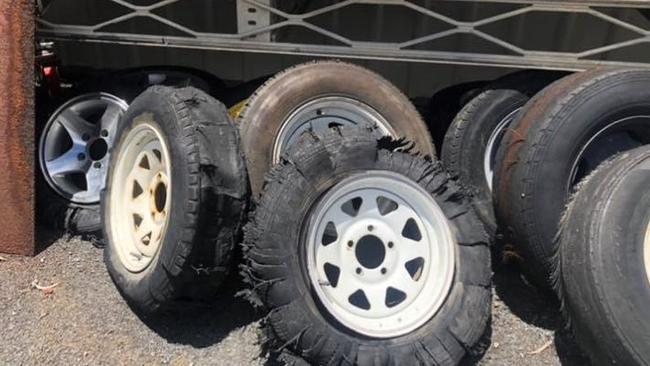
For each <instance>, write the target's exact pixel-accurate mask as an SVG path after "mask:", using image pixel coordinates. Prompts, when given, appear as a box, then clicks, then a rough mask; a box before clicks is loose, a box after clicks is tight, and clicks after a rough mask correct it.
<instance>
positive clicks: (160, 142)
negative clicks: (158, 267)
mask: <svg viewBox="0 0 650 366" xmlns="http://www.w3.org/2000/svg"><path fill="white" fill-rule="evenodd" d="M147 118H149V117H146V118H145V121H149V120H148V119H147ZM134 123H135V122H134ZM119 154H120V155H119V158H118V160H117V162H116V164H115V169H114V175H113V179H112V182H113V189H112V191H111V195H110V202H111V203H110V204H111V212H110V215H111V216H110V217H111V232H112V236H113V238H115V239H114V240H113V242H115V243H116V246H117V249H118V251H117V252H118V254H119V257H120V260H121V261H122V263H123V264H124V266H125V267H126V268H127V269H128V270H129V271H131V272H140V271H142V270H143V269H145V268H147V266H149V264H150V263H151V262H152V260H153V258H154V257H155V255H156V254H157V252H158V250H159V248H160V246H161V243H162V241H163V240H164V237H165V232H166V229H167V225H168V222H169V213H170V208H171V199H170V194H171V180H170V177H171V166H170V160H169V152H168V149H167V145H166V143H165V140H164V138H163V135H162V133H161V131H160V130H159V128H158V127H157V125H156V124H155V123H153V122H152V121H149V123H140V124H137V126H136V127H135V128H133V129H132V130H131V131H130V132H129V133H128V135H127V136H126V137H125V140H124V145H123V147H122V148H121V151H120V152H119Z"/></svg>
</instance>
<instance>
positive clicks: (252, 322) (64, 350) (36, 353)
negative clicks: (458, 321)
mask: <svg viewBox="0 0 650 366" xmlns="http://www.w3.org/2000/svg"><path fill="white" fill-rule="evenodd" d="M3 258H4V259H6V260H0V319H1V320H0V339H2V347H1V349H0V364H3V365H18V364H25V365H45V364H47V365H64V364H75V365H109V364H110V365H123V364H124V365H127V364H128V365H136V364H139V365H142V364H170V365H208V364H209V365H263V364H274V363H275V362H273V361H272V360H268V359H266V358H265V357H261V356H260V347H259V345H258V343H257V339H258V338H257V332H258V327H259V318H260V316H259V314H256V312H255V311H254V310H253V309H252V308H251V307H250V306H249V305H248V303H246V302H244V301H243V300H241V299H238V298H235V297H234V294H235V293H236V292H237V290H238V288H239V287H240V286H241V284H240V283H239V281H238V279H237V277H236V276H233V278H232V280H231V281H229V285H228V286H226V288H224V289H223V294H222V296H221V297H220V298H219V299H217V301H216V302H215V303H213V304H209V305H208V304H179V306H180V308H181V309H182V310H184V311H175V312H171V313H168V314H164V315H163V316H160V317H157V318H150V319H142V318H139V317H138V316H136V314H135V313H134V312H133V311H132V310H131V309H130V308H129V306H128V305H127V304H126V303H125V302H124V300H123V299H122V297H121V296H120V295H119V293H118V291H117V290H116V289H115V287H114V286H113V283H112V282H111V280H110V278H109V276H108V273H107V272H106V269H105V267H104V264H103V262H102V250H101V249H98V248H95V247H93V246H92V245H91V244H90V243H89V242H86V241H82V240H80V239H78V238H72V239H69V238H62V239H59V240H57V241H55V243H54V244H53V245H51V246H50V247H48V248H47V249H46V250H44V251H43V252H41V253H40V254H39V255H37V256H36V257H33V258H25V257H17V256H6V255H3ZM34 280H37V283H38V284H39V285H41V286H49V285H52V284H56V283H58V285H57V286H55V287H54V288H52V289H51V291H49V290H48V291H44V290H39V289H36V288H34V287H33V286H32V283H33V281H34ZM494 292H495V295H496V296H495V299H494V304H493V313H492V325H491V328H490V329H489V330H488V331H487V332H486V335H485V336H484V337H483V340H482V342H481V345H480V346H479V347H477V350H476V351H475V352H474V354H473V355H472V356H471V357H468V359H467V360H465V362H464V364H466V365H474V364H478V365H519V364H524V363H525V364H526V365H527V366H537V365H559V364H566V365H587V362H586V360H585V359H584V357H583V356H582V355H581V353H580V352H579V351H578V349H577V346H575V344H574V343H573V341H572V339H571V337H569V336H568V335H567V334H566V333H564V332H561V331H557V330H558V329H559V328H560V324H561V321H560V317H559V315H558V313H557V311H556V310H555V309H556V308H557V306H556V304H555V303H554V301H553V300H552V297H549V296H545V295H544V294H542V293H539V292H538V291H537V290H536V289H535V288H533V287H532V286H529V285H527V284H526V282H525V281H523V280H522V279H521V276H520V274H519V272H518V271H516V269H513V268H510V267H506V268H502V269H499V270H498V271H497V273H496V274H495V287H494Z"/></svg>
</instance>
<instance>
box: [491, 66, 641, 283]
mask: <svg viewBox="0 0 650 366" xmlns="http://www.w3.org/2000/svg"><path fill="white" fill-rule="evenodd" d="M648 85H650V73H649V72H648V71H641V70H629V69H602V68H599V69H594V70H590V71H586V72H583V73H578V74H574V75H571V76H567V77H565V78H563V79H560V80H559V81H557V82H555V83H553V84H551V85H550V86H549V87H547V88H545V89H544V90H543V91H542V92H540V93H538V94H537V95H536V96H535V97H534V98H533V99H532V100H531V101H530V102H529V103H527V104H526V106H525V107H524V109H523V110H522V111H521V113H520V117H519V118H518V119H516V120H515V121H514V122H513V123H512V124H511V126H510V128H509V129H508V131H507V133H506V135H505V136H504V140H503V143H502V144H501V146H500V148H499V151H498V153H497V159H496V166H495V173H494V191H493V195H494V196H493V197H494V200H495V209H496V213H497V219H498V221H499V225H500V227H501V229H502V230H503V232H504V234H505V236H506V239H507V240H508V242H509V243H511V244H512V245H514V246H515V247H516V248H517V250H518V251H519V252H520V254H521V256H522V257H523V260H524V261H525V265H524V266H523V269H524V271H525V273H526V274H527V275H528V278H529V279H530V280H532V281H533V282H535V283H536V284H537V285H540V286H542V287H546V288H548V287H549V279H550V275H551V273H552V263H553V260H552V258H553V254H554V253H555V245H554V241H553V239H554V236H555V234H556V232H557V229H558V223H559V220H560V216H561V214H562V211H563V210H564V207H565V205H566V203H567V201H568V198H569V196H570V195H571V193H572V192H573V191H574V190H575V187H576V185H577V184H578V183H579V182H580V181H581V180H582V179H583V178H584V177H585V176H587V175H588V174H589V173H590V172H591V171H593V169H595V168H596V167H597V166H598V165H599V164H600V163H602V162H603V161H605V160H606V159H607V158H609V157H611V156H613V155H615V154H616V153H618V152H621V151H626V150H630V149H632V148H635V147H638V146H640V145H643V144H646V143H649V142H650V88H648Z"/></svg>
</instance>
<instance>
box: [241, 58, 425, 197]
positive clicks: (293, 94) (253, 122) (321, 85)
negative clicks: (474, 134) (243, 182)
mask: <svg viewBox="0 0 650 366" xmlns="http://www.w3.org/2000/svg"><path fill="white" fill-rule="evenodd" d="M322 97H346V98H351V99H354V100H357V101H360V102H362V103H364V104H366V105H367V106H369V107H370V108H372V109H374V110H375V111H376V112H377V113H378V114H379V115H381V116H382V117H383V118H384V119H385V120H386V121H387V123H388V124H389V125H390V127H391V128H392V130H393V132H394V134H395V136H394V137H396V138H401V137H405V138H407V139H409V140H411V141H413V142H414V143H415V149H416V150H417V151H419V152H420V153H422V154H424V155H431V156H435V150H434V147H433V143H432V142H431V136H430V134H429V131H428V129H427V127H426V125H425V123H424V122H423V121H422V118H421V117H420V115H419V113H418V112H417V110H416V109H415V107H414V106H413V104H412V103H411V102H410V101H409V100H408V98H406V96H404V94H402V93H401V92H400V91H399V90H398V89H397V88H396V87H394V86H393V85H392V84H390V83H389V82H388V81H386V80H385V79H383V78H382V77H381V76H379V75H377V74H375V73H374V72H371V71H369V70H367V69H365V68H362V67H360V66H356V65H353V64H348V63H344V62H340V61H313V62H308V63H305V64H301V65H297V66H294V67H292V68H289V69H287V70H285V71H282V72H280V73H278V74H277V75H275V76H274V77H272V78H270V79H269V80H268V81H267V82H266V83H265V84H264V85H262V86H261V87H260V88H259V89H257V91H256V92H255V94H253V95H252V96H251V97H250V99H249V100H248V102H247V104H246V107H245V108H244V110H243V111H242V112H241V114H240V116H239V119H238V121H239V122H238V123H239V125H240V131H241V138H242V148H243V150H244V155H245V156H246V163H247V168H248V172H249V174H250V180H251V188H252V192H253V199H254V200H257V198H258V196H259V194H260V192H261V191H262V185H263V182H264V175H265V174H266V173H267V172H268V171H269V170H270V168H271V166H272V165H273V149H274V146H275V144H276V138H277V137H278V136H279V134H280V132H281V129H282V127H283V125H284V124H285V121H286V119H287V118H288V117H289V116H290V115H291V114H292V112H293V111H294V110H296V109H297V108H299V107H300V106H302V105H305V104H306V103H308V102H310V101H314V100H316V99H318V98H322Z"/></svg>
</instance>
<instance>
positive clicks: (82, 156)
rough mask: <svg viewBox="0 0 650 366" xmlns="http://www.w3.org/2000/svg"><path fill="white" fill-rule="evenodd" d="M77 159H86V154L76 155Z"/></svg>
mask: <svg viewBox="0 0 650 366" xmlns="http://www.w3.org/2000/svg"><path fill="white" fill-rule="evenodd" d="M77 159H79V160H84V159H86V154H84V153H81V154H79V155H77Z"/></svg>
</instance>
